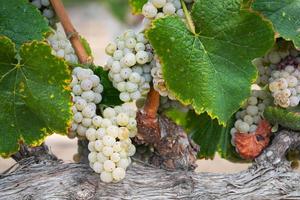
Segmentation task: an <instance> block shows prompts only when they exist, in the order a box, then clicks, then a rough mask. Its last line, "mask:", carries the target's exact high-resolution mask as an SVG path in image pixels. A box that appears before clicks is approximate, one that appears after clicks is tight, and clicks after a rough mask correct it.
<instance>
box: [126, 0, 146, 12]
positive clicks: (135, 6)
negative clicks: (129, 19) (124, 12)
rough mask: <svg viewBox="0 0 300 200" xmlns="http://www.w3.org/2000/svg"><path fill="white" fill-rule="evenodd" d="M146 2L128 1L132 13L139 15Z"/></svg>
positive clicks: (139, 0) (141, 0)
mask: <svg viewBox="0 0 300 200" xmlns="http://www.w3.org/2000/svg"><path fill="white" fill-rule="evenodd" d="M147 2H148V0H129V5H130V7H131V10H132V13H133V14H141V12H142V8H143V6H144V4H146V3H147Z"/></svg>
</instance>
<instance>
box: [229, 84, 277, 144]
mask: <svg viewBox="0 0 300 200" xmlns="http://www.w3.org/2000/svg"><path fill="white" fill-rule="evenodd" d="M271 102H272V99H271V97H270V94H269V93H268V92H267V91H265V90H262V89H261V88H260V87H259V86H258V85H253V86H252V91H251V96H250V97H249V98H248V99H247V102H246V103H245V105H244V106H243V108H242V110H240V111H238V112H237V113H236V115H235V118H236V122H235V124H234V127H233V128H232V129H231V130H230V133H231V136H232V140H231V143H232V145H233V146H235V144H234V135H235V134H236V133H238V132H239V133H245V134H248V133H253V132H255V131H256V129H257V126H258V124H259V122H260V121H261V120H262V119H263V112H264V109H265V108H266V107H267V106H269V105H270V104H271Z"/></svg>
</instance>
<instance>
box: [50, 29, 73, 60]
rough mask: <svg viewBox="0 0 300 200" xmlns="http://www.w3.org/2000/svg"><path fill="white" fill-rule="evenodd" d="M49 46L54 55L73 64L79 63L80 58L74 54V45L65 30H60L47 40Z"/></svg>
mask: <svg viewBox="0 0 300 200" xmlns="http://www.w3.org/2000/svg"><path fill="white" fill-rule="evenodd" d="M47 40H48V42H49V44H50V45H51V47H52V54H53V55H55V56H57V57H60V58H64V59H65V60H66V61H68V62H69V63H72V64H77V63H78V58H77V56H76V54H75V52H74V49H73V47H72V44H71V43H70V41H69V40H68V38H67V37H66V35H65V32H64V31H63V30H60V29H59V28H58V29H57V30H56V31H55V32H54V34H52V35H50V36H49V37H48V38H47Z"/></svg>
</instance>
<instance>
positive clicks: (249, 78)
mask: <svg viewBox="0 0 300 200" xmlns="http://www.w3.org/2000/svg"><path fill="white" fill-rule="evenodd" d="M241 2H242V0H224V1H210V0H202V1H199V0H198V1H196V2H195V4H194V6H193V10H192V19H193V21H194V24H195V27H196V34H193V33H192V32H190V31H189V30H188V29H187V27H186V24H185V23H184V22H183V21H182V20H181V19H179V18H178V17H174V16H171V17H165V18H162V19H158V20H155V21H154V23H153V24H152V27H151V28H150V29H149V30H148V31H147V33H146V34H147V36H148V38H149V40H150V43H151V44H152V46H153V47H154V49H155V52H156V54H157V55H158V57H159V59H160V61H161V62H162V68H163V75H164V78H165V81H166V85H167V87H168V88H169V90H170V91H171V92H173V93H174V94H175V96H176V98H177V99H178V100H180V101H181V102H182V103H183V104H191V105H192V106H193V107H194V109H195V111H196V112H197V113H203V112H207V113H208V114H209V116H211V117H212V118H213V119H214V118H217V119H218V122H219V123H220V124H223V125H225V124H226V121H228V120H229V119H230V117H231V116H232V114H233V113H234V112H235V111H237V110H238V109H239V107H240V105H241V104H242V102H243V101H244V100H245V99H246V98H247V97H248V96H249V94H250V86H251V83H252V82H253V81H254V80H255V79H256V76H257V70H256V69H255V67H254V66H253V65H252V64H251V60H253V59H254V58H256V57H259V56H262V55H264V53H265V52H266V51H267V50H268V49H270V48H271V47H272V46H273V44H274V32H273V30H272V26H271V24H270V23H269V22H267V21H265V20H263V19H262V18H261V17H260V16H259V15H257V14H255V13H252V12H250V11H249V10H245V9H240V7H241Z"/></svg>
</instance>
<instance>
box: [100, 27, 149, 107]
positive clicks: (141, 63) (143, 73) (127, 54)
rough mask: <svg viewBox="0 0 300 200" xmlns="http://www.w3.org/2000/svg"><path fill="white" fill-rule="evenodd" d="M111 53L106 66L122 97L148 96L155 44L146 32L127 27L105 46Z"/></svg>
mask: <svg viewBox="0 0 300 200" xmlns="http://www.w3.org/2000/svg"><path fill="white" fill-rule="evenodd" d="M105 51H106V53H107V54H108V55H109V56H111V57H110V58H109V59H108V61H107V63H106V66H105V69H107V70H109V74H108V76H109V79H110V80H111V81H112V83H113V86H114V87H115V88H116V89H118V90H119V91H120V99H121V100H122V101H123V102H130V101H133V100H137V99H140V98H141V97H142V96H145V95H146V94H147V93H148V92H149V90H150V82H151V80H152V77H151V74H150V72H151V68H152V67H153V65H154V64H155V63H154V62H153V54H152V48H151V46H150V44H149V43H148V41H147V39H146V38H145V35H144V34H143V33H138V34H136V33H135V32H134V31H132V30H129V31H126V32H125V33H124V34H123V35H121V36H120V37H118V38H117V39H116V40H115V42H113V43H110V44H108V46H107V47H106V49H105Z"/></svg>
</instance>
